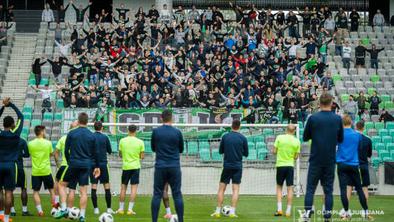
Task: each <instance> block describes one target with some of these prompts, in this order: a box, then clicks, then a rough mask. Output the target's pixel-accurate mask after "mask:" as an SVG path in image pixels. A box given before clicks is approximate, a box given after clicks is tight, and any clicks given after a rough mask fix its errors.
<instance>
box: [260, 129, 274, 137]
mask: <svg viewBox="0 0 394 222" xmlns="http://www.w3.org/2000/svg"><path fill="white" fill-rule="evenodd" d="M263 135H264V136H271V135H274V130H273V129H263Z"/></svg>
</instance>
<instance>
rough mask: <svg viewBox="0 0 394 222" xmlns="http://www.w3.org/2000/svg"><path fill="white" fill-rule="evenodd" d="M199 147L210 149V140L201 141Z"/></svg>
mask: <svg viewBox="0 0 394 222" xmlns="http://www.w3.org/2000/svg"><path fill="white" fill-rule="evenodd" d="M198 147H199V148H200V150H201V149H207V150H209V142H208V141H201V142H199V145H198Z"/></svg>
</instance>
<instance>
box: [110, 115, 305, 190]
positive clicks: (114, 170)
mask: <svg viewBox="0 0 394 222" xmlns="http://www.w3.org/2000/svg"><path fill="white" fill-rule="evenodd" d="M130 124H134V125H137V126H138V134H137V136H138V138H140V139H142V140H143V141H144V144H145V159H144V160H143V161H142V169H141V171H140V185H141V186H140V188H139V191H138V192H139V193H140V194H152V187H153V172H154V159H155V154H154V152H152V149H151V141H150V138H151V133H152V129H153V128H155V127H158V126H160V125H161V124H160V123H108V122H107V123H104V126H105V132H106V133H107V135H108V136H109V138H110V140H111V145H112V149H113V151H114V153H115V155H111V156H110V161H109V162H110V163H109V164H110V169H111V171H110V172H111V183H112V184H120V178H121V161H120V157H119V156H118V155H116V153H117V151H118V142H119V140H120V139H121V138H123V137H125V136H126V135H127V127H128V126H129V125H130ZM173 126H174V127H176V128H178V129H180V130H181V132H182V134H183V136H184V147H185V150H184V153H183V154H182V156H181V165H182V191H183V193H185V194H203V195H211V194H216V193H217V188H218V186H217V184H218V183H219V179H220V174H221V171H222V155H220V154H219V144H220V140H221V137H222V135H223V134H225V133H226V132H228V131H230V124H173ZM286 127H287V124H241V130H240V132H241V133H242V134H243V135H244V136H246V138H247V139H248V147H249V156H248V157H247V158H244V160H243V178H242V185H241V191H240V192H241V194H248V195H273V194H275V185H276V169H275V160H276V156H275V155H274V154H273V153H272V150H273V147H274V141H275V139H276V136H277V135H280V134H283V133H285V130H286ZM297 137H299V128H298V127H297ZM294 178H295V181H294V185H295V186H294V188H295V193H296V195H300V194H301V184H300V160H297V161H296V165H295V177H294ZM113 187H115V188H116V187H117V186H116V185H115V186H113ZM230 190H231V189H230ZM229 192H230V191H229Z"/></svg>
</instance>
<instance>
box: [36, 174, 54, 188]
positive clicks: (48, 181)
mask: <svg viewBox="0 0 394 222" xmlns="http://www.w3.org/2000/svg"><path fill="white" fill-rule="evenodd" d="M42 184H44V188H45V189H46V190H50V189H53V187H54V186H55V184H54V182H53V177H52V175H47V176H31V188H32V189H33V190H34V191H40V190H41V186H42Z"/></svg>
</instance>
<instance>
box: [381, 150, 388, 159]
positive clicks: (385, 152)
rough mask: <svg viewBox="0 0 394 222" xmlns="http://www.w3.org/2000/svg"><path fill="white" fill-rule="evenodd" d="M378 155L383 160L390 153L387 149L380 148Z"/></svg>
mask: <svg viewBox="0 0 394 222" xmlns="http://www.w3.org/2000/svg"><path fill="white" fill-rule="evenodd" d="M379 157H380V159H381V160H383V159H384V158H385V157H390V153H389V151H387V150H380V151H379Z"/></svg>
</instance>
